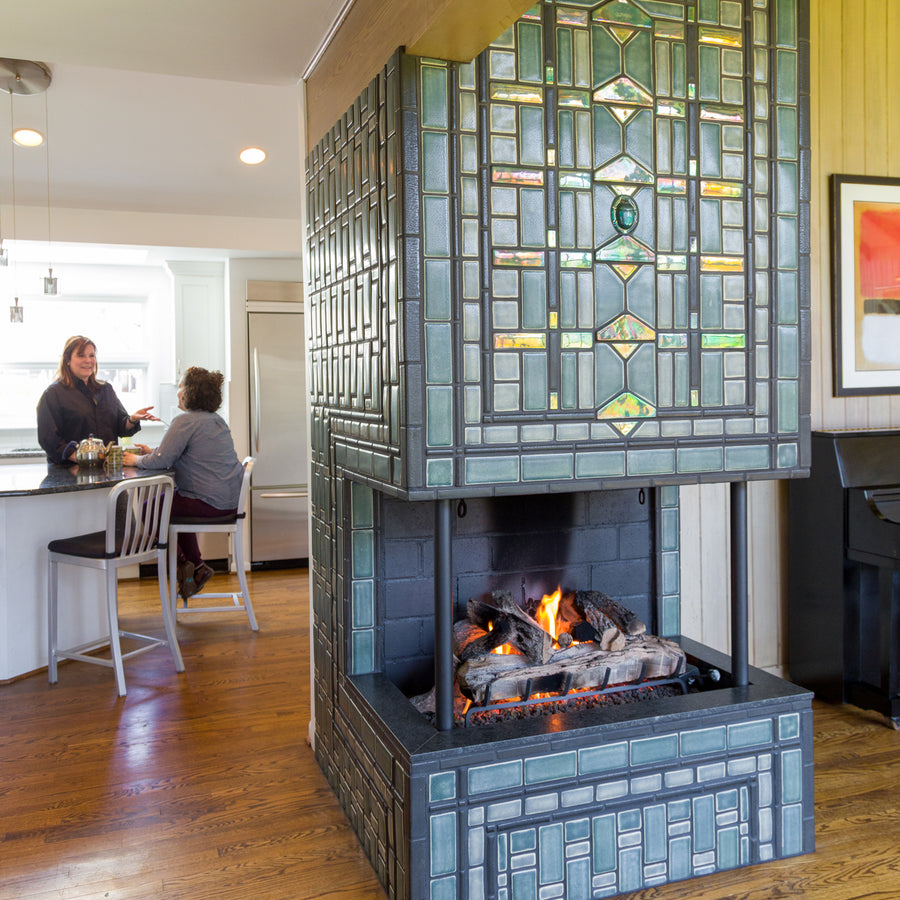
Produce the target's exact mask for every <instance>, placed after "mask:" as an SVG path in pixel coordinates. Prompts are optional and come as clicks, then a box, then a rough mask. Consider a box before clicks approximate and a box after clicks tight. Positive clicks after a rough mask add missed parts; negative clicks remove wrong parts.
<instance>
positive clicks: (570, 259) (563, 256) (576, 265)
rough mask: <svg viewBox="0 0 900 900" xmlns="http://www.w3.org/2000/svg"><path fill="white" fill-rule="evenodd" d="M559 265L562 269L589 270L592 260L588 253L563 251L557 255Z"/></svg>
mask: <svg viewBox="0 0 900 900" xmlns="http://www.w3.org/2000/svg"><path fill="white" fill-rule="evenodd" d="M559 264H560V266H561V267H562V268H563V269H590V268H591V266H592V265H593V260H592V258H591V254H590V253H589V252H585V253H581V252H575V251H568V250H563V251H562V252H561V253H560V254H559Z"/></svg>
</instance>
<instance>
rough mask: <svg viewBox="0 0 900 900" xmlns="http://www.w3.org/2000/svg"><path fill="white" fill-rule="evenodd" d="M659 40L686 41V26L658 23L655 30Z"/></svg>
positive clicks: (674, 23) (673, 23)
mask: <svg viewBox="0 0 900 900" xmlns="http://www.w3.org/2000/svg"><path fill="white" fill-rule="evenodd" d="M653 33H654V35H656V37H658V38H669V39H672V40H681V41H683V40H684V25H682V24H681V23H679V22H657V23H656V25H655V26H654V29H653Z"/></svg>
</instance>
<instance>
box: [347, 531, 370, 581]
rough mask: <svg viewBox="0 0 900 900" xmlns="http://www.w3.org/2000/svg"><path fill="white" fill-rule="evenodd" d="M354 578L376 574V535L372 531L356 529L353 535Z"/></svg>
mask: <svg viewBox="0 0 900 900" xmlns="http://www.w3.org/2000/svg"><path fill="white" fill-rule="evenodd" d="M350 540H351V546H352V551H353V562H352V572H353V577H354V578H373V577H374V576H375V536H374V534H373V533H372V532H371V531H354V532H353V533H352V535H351V538H350Z"/></svg>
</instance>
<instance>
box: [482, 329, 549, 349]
mask: <svg viewBox="0 0 900 900" xmlns="http://www.w3.org/2000/svg"><path fill="white" fill-rule="evenodd" d="M546 347H547V335H546V334H534V333H532V334H528V333H525V332H519V333H517V334H495V335H494V349H495V350H522V349H528V350H544V349H546Z"/></svg>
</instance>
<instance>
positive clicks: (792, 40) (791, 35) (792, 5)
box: [775, 0, 797, 49]
mask: <svg viewBox="0 0 900 900" xmlns="http://www.w3.org/2000/svg"><path fill="white" fill-rule="evenodd" d="M775 42H776V43H777V44H778V46H779V47H788V48H793V49H796V47H797V2H796V0H778V3H777V4H776V6H775Z"/></svg>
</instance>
